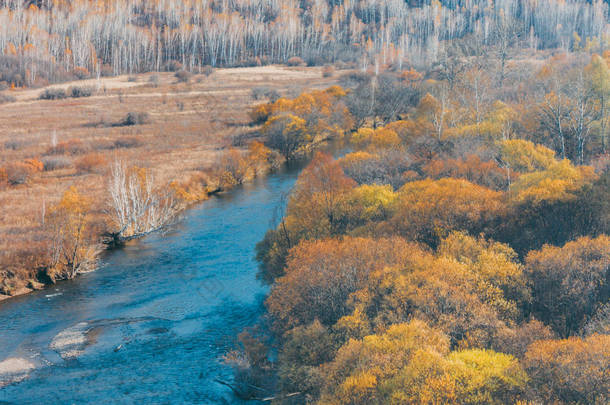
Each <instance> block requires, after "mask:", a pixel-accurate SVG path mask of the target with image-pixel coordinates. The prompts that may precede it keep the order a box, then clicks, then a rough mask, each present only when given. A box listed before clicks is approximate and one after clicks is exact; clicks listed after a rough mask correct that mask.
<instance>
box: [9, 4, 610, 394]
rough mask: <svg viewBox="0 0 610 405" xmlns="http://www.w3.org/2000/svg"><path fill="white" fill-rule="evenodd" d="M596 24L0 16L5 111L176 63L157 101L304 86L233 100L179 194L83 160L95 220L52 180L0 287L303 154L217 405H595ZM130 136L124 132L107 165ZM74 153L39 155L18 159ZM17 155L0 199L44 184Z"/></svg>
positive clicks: (155, 14) (604, 173) (261, 7)
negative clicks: (257, 310)
mask: <svg viewBox="0 0 610 405" xmlns="http://www.w3.org/2000/svg"><path fill="white" fill-rule="evenodd" d="M608 27H609V25H608V5H607V3H606V2H603V1H600V0H594V1H576V0H562V1H558V0H538V1H529V0H499V1H479V0H471V1H458V0H450V1H436V0H432V1H400V0H388V1H377V0H369V1H356V0H353V1H349V0H344V1H341V0H332V1H331V0H303V1H296V0H294V1H293V0H289V1H279V0H241V1H236V0H235V1H231V0H222V1H221V0H210V1H208V0H199V1H188V0H187V1H181V2H176V1H173V0H167V1H150V2H149V1H137V0H116V1H83V0H75V1H72V2H68V1H59V0H58V1H49V0H40V1H32V2H27V3H24V2H22V1H15V0H0V86H2V87H0V90H5V94H6V96H4V97H5V99H4V101H5V102H6V103H7V104H6V105H10V104H11V103H13V102H14V101H15V100H12V99H11V98H10V97H11V95H12V94H14V93H12V92H15V91H16V89H20V88H21V89H24V88H36V87H40V86H46V85H48V84H50V83H58V82H63V81H70V80H75V79H87V78H89V79H91V78H93V79H99V78H100V77H110V76H114V75H117V74H130V75H133V74H136V73H140V72H150V71H154V72H160V71H169V72H175V74H174V73H172V75H170V76H171V77H172V78H173V79H175V80H176V82H177V83H178V84H172V86H175V87H177V86H187V84H186V83H189V82H190V81H191V75H192V74H196V75H200V76H201V80H202V81H204V80H208V79H205V78H204V76H205V77H208V76H209V78H211V80H213V79H214V75H216V74H217V73H213V72H214V69H216V68H218V67H221V66H224V67H240V66H241V67H243V66H261V65H267V64H286V65H288V66H291V68H294V69H298V68H299V69H308V67H314V66H317V67H322V68H321V69H319V71H320V73H321V75H320V77H322V78H325V80H327V81H323V82H320V83H317V84H324V87H323V88H322V87H321V86H317V87H318V88H311V89H304V91H303V92H299V94H295V92H294V91H292V92H289V91H282V92H281V93H280V92H278V91H273V90H272V89H269V88H256V89H253V90H252V97H251V98H252V100H249V101H252V103H250V104H254V105H251V106H249V107H248V108H245V107H244V108H243V111H242V113H244V114H245V113H247V120H248V123H247V128H246V125H244V128H243V132H244V133H243V134H240V136H235V137H233V138H232V139H231V144H229V143H228V142H226V143H224V144H222V146H219V148H218V149H223V153H222V154H221V156H220V157H219V158H218V159H217V160H215V161H214V164H213V166H212V167H208V168H207V169H206V170H203V169H200V167H199V166H198V169H196V170H193V171H192V172H191V175H190V176H189V177H186V178H177V179H176V178H172V179H170V180H168V179H167V176H166V177H165V178H164V180H168V181H166V182H159V181H155V179H154V178H153V176H152V174H153V173H154V172H155V171H154V170H153V169H151V168H150V167H139V166H133V167H132V166H128V165H125V164H123V163H121V162H119V161H106V160H104V163H103V164H102V163H96V164H95V165H96V166H98V167H99V166H104V167H105V169H104V170H105V171H100V173H102V174H103V175H100V178H103V180H104V181H103V183H104V184H105V185H104V187H105V196H106V199H107V202H106V203H105V205H104V206H103V207H101V206H99V205H96V201H95V198H92V197H91V196H89V195H87V192H83V191H82V189H78V188H77V187H69V188H65V189H63V190H62V195H61V196H60V197H59V198H57V199H56V200H55V201H54V202H53V204H50V206H49V212H48V213H47V212H46V211H45V212H44V213H43V214H42V222H43V224H38V225H36V229H37V232H39V233H36V235H37V236H35V237H34V236H33V237H32V239H31V240H34V241H35V243H33V244H32V245H31V247H29V250H28V249H25V250H23V249H22V250H19V251H17V250H15V251H14V252H13V251H11V252H9V253H3V255H0V266H4V269H3V268H2V267H0V276H1V277H2V278H0V293H3V294H12V293H13V292H14V291H15V286H16V285H20V286H22V285H23V284H24V283H26V282H28V280H32V279H36V280H37V281H40V282H44V283H54V282H55V281H57V280H61V279H69V278H73V277H75V276H76V275H77V274H79V273H81V272H85V271H88V270H89V269H90V268H92V267H94V266H95V262H96V260H97V258H98V256H99V252H100V250H101V247H100V246H101V245H103V244H106V245H110V246H120V245H123V244H125V243H127V242H128V241H129V240H131V239H136V238H139V237H141V236H144V235H148V234H150V233H152V232H156V231H158V230H160V229H163V228H165V227H167V226H168V225H170V224H171V223H172V222H173V221H175V219H176V217H177V215H178V213H179V212H180V211H181V210H183V209H185V208H186V207H187V206H189V205H191V204H192V203H195V202H200V201H203V200H205V199H207V198H209V196H211V195H212V194H214V193H218V192H222V191H226V190H228V189H230V188H232V187H236V186H239V185H241V184H243V183H244V182H247V181H249V180H251V179H253V178H255V177H257V176H263V175H265V174H267V173H270V172H273V171H275V170H277V169H278V168H279V167H281V166H282V165H283V164H284V162H288V164H292V163H294V162H306V163H307V164H306V166H305V168H304V169H303V170H302V171H301V173H300V175H299V177H298V180H297V181H296V185H295V186H294V188H293V189H292V191H291V192H290V194H289V195H287V196H285V200H286V208H285V210H284V211H283V212H282V213H281V215H280V216H279V217H278V218H277V221H275V223H274V224H273V227H272V229H270V230H269V231H268V232H267V234H266V235H265V237H264V239H263V240H261V241H260V242H259V243H258V244H257V246H256V259H257V260H258V262H259V264H260V270H259V274H258V277H259V278H260V280H261V282H263V283H266V284H267V285H269V293H268V295H267V296H266V298H265V301H264V306H265V311H266V313H265V316H264V319H263V320H261V321H260V322H258V323H257V324H256V325H254V326H252V327H251V328H247V329H245V330H244V331H242V332H241V333H240V335H239V337H238V343H237V345H236V348H235V350H233V351H231V352H229V353H227V354H226V355H225V356H224V359H223V361H224V363H226V364H228V365H230V366H231V367H232V370H233V374H234V381H231V382H229V383H227V382H225V384H226V385H229V386H230V387H231V388H232V390H233V391H234V392H235V393H236V394H237V395H238V396H240V397H242V398H245V399H259V400H260V399H265V400H266V401H270V402H272V403H277V404H303V403H312V404H313V403H316V404H354V405H356V404H454V403H459V404H505V403H515V404H523V405H525V404H546V403H557V404H606V403H608V402H609V401H610V394H609V392H610V374H609V373H608V370H610V352H609V350H608V347H610V236H609V235H610V157H609V155H608V148H609V145H608V142H609V139H608V132H610V129H609V128H608V127H609V126H610V111H609V110H610V108H609V106H608V103H609V99H610V50H609V49H607V41H608V39H609V38H610V37H609V35H608V34H609V31H608ZM307 66H308V67H307ZM316 72H317V71H316ZM210 75H211V76H210ZM173 79H172V80H173ZM151 82H153V81H151ZM149 84H150V86H151V87H152V86H155V84H154V83H149ZM184 88H185V89H186V90H185V91H187V90H188V89H187V87H184ZM82 91H83V90H82V89H77V90H72V89H70V90H68V92H67V93H66V94H64V95H63V96H62V97H61V98H65V97H68V95H71V97H72V98H79V95H80V94H81V92H82ZM85 92H86V89H85ZM3 94H4V93H0V102H2V100H3V99H2V98H1V97H2V95H3ZM54 94H55V93H52V92H50V93H49V92H45V93H41V96H40V97H41V99H45V98H48V99H52V101H48V102H49V103H55V102H56V100H54V99H55V95H54ZM75 94H76V95H75ZM117 94H118V97H119V99H121V97H122V96H123V95H122V93H120V94H119V93H117ZM45 102H46V101H45ZM120 102H121V103H122V102H123V101H120ZM164 104H165V102H164ZM193 105H194V104H193ZM183 109H184V105H183V104H182V105H180V104H179V102H177V104H176V114H177V113H178V112H182V111H183ZM150 119H151V118H150V116H148V115H146V114H145V113H143V112H135V113H133V114H131V113H130V114H128V115H127V116H126V117H123V118H121V119H120V120H118V121H113V122H110V123H105V122H103V120H102V119H100V122H99V124H97V123H95V124H91V123H90V122H89V123H87V124H86V125H89V126H98V127H104V126H106V127H107V128H110V130H116V131H118V130H119V129H117V128H121V130H122V129H123V128H132V127H134V128H140V127H141V126H143V127H144V128H146V125H148V124H150V122H149V121H150ZM83 126H84V125H83ZM110 130H109V131H110ZM136 134H139V135H141V133H139V132H137V133H136ZM121 135H125V134H124V133H123V132H121ZM128 135H129V133H128ZM130 142H135V143H138V142H142V141H141V140H140V139H139V138H137V140H135V141H134V139H133V137H129V136H127V137H126V136H122V137H121V138H120V139H117V140H116V141H114V143H113V144H112V145H113V146H110V147H109V148H108V150H116V149H122V148H124V149H127V148H131V147H132V146H130ZM193 142H195V141H193ZM80 145H81V144H80V143H79V142H77V141H70V142H59V143H58V142H57V139H54V140H52V141H51V144H50V145H49V146H48V148H47V149H46V151H43V153H42V154H43V155H44V157H45V158H48V157H54V156H55V157H56V156H75V155H80V154H81V152H79V151H76V152H73V148H76V149H78V148H79V147H80ZM188 145H189V146H188V147H189V148H194V146H193V145H194V143H188ZM8 148H9V145H8V144H5V149H7V150H8ZM83 154H84V153H83ZM39 155H40V154H35V155H32V156H29V155H27V156H26V155H24V156H23V158H20V159H19V160H18V161H12V162H0V189H1V190H17V189H19V187H27V185H28V182H31V179H33V178H34V179H35V178H37V176H42V175H41V173H43V172H45V171H46V170H47V169H45V167H46V166H45V165H46V164H47V163H46V162H47V161H45V162H43V161H42V160H41V159H42V158H40V156H39ZM126 156H127V155H126ZM39 158H40V159H39ZM49 162H50V160H49ZM81 164H82V165H83V166H84V167H85V168H86V167H87V162H86V161H85V162H81ZM96 170H98V169H96ZM99 170H101V169H99ZM84 171H87V170H86V169H84ZM161 177H163V176H161ZM43 207H46V206H43ZM43 209H46V208H43ZM15 227H18V226H17V225H15ZM41 235H42V236H41ZM23 244H24V245H25V244H26V243H23ZM34 249H36V250H34ZM17 262H18V263H19V265H18V266H16V265H15V263H17ZM30 283H31V281H30ZM261 393H265V395H264V396H263V395H261Z"/></svg>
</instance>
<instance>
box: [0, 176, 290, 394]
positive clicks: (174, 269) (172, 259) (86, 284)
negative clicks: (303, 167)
mask: <svg viewBox="0 0 610 405" xmlns="http://www.w3.org/2000/svg"><path fill="white" fill-rule="evenodd" d="M297 173H298V170H286V171H284V172H282V173H278V174H274V175H271V176H268V177H266V178H264V179H259V180H257V181H255V182H253V183H251V184H247V185H245V186H243V187H239V188H236V189H234V190H233V191H231V192H228V193H226V194H223V195H220V196H218V197H214V198H212V199H211V200H209V201H206V202H205V203H203V204H201V205H200V206H198V207H196V208H194V209H191V210H189V211H187V212H186V213H185V214H184V218H183V219H182V220H181V221H180V222H179V224H178V225H177V226H176V227H175V229H172V230H171V232H169V233H166V234H163V235H152V236H149V237H147V238H145V239H142V240H140V241H138V242H136V243H133V244H130V245H128V246H126V247H124V248H122V249H120V250H115V251H112V252H109V253H108V254H106V255H105V256H104V257H103V260H102V266H101V267H100V268H99V269H98V270H97V271H95V272H92V273H88V274H84V275H82V276H79V277H78V278H76V279H75V280H70V281H64V282H61V283H58V284H57V285H55V286H53V287H52V288H49V289H46V290H43V291H37V292H34V293H31V294H27V295H24V296H20V297H15V298H12V299H10V300H6V301H4V302H0V404H2V403H10V404H56V403H62V404H71V403H76V404H80V403H117V404H132V403H138V404H141V403H171V404H174V403H195V404H223V403H231V404H232V403H239V401H238V400H237V399H236V398H235V397H234V396H233V395H232V393H231V392H230V390H229V389H228V388H227V387H225V386H223V385H220V384H218V383H217V382H215V379H217V378H220V379H224V380H230V379H231V370H230V369H229V368H228V367H227V366H226V365H224V364H223V363H222V356H223V354H224V353H226V352H227V351H228V350H230V349H231V348H233V347H235V342H236V335H237V334H238V333H239V332H240V331H241V330H242V329H243V328H244V327H246V326H248V325H252V324H254V323H255V322H256V321H257V319H258V318H259V317H260V316H261V314H262V313H263V309H264V308H263V299H264V296H265V294H266V293H267V287H266V286H264V285H263V284H262V283H261V282H260V281H259V280H257V278H256V273H257V263H256V261H255V259H254V246H255V244H256V243H257V242H258V241H260V240H261V239H262V238H263V236H264V234H265V232H266V231H267V229H269V227H270V226H271V223H272V221H273V219H274V217H275V216H276V211H277V209H278V207H279V206H280V204H281V203H282V200H283V199H282V195H284V194H285V193H287V192H288V191H289V190H290V189H291V187H292V186H293V185H294V182H295V180H296V176H297Z"/></svg>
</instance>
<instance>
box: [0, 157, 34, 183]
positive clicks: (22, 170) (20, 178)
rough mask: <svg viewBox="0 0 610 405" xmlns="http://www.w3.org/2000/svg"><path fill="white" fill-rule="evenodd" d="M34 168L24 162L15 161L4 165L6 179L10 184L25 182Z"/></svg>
mask: <svg viewBox="0 0 610 405" xmlns="http://www.w3.org/2000/svg"><path fill="white" fill-rule="evenodd" d="M35 172H36V170H35V169H34V167H32V166H31V165H29V164H27V163H25V162H15V163H12V164H9V165H8V166H7V167H6V179H7V182H8V183H9V184H11V185H14V186H16V185H19V184H25V183H27V181H28V180H29V179H30V177H31V176H32V174H34V173H35Z"/></svg>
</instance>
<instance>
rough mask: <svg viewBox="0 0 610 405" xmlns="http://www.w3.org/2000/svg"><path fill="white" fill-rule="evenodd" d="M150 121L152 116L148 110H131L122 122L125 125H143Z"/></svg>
mask: <svg viewBox="0 0 610 405" xmlns="http://www.w3.org/2000/svg"><path fill="white" fill-rule="evenodd" d="M148 123H150V116H149V115H148V113H147V112H129V113H127V116H126V117H125V119H124V120H123V121H122V122H121V123H120V125H123V126H131V125H143V124H148Z"/></svg>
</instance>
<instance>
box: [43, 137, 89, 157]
mask: <svg viewBox="0 0 610 405" xmlns="http://www.w3.org/2000/svg"><path fill="white" fill-rule="evenodd" d="M88 151H89V148H88V147H87V146H85V145H84V144H83V142H82V141H81V140H80V139H71V140H69V141H65V142H60V143H58V144H57V145H55V146H51V147H50V148H49V149H48V150H47V155H80V154H83V153H87V152H88Z"/></svg>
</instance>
